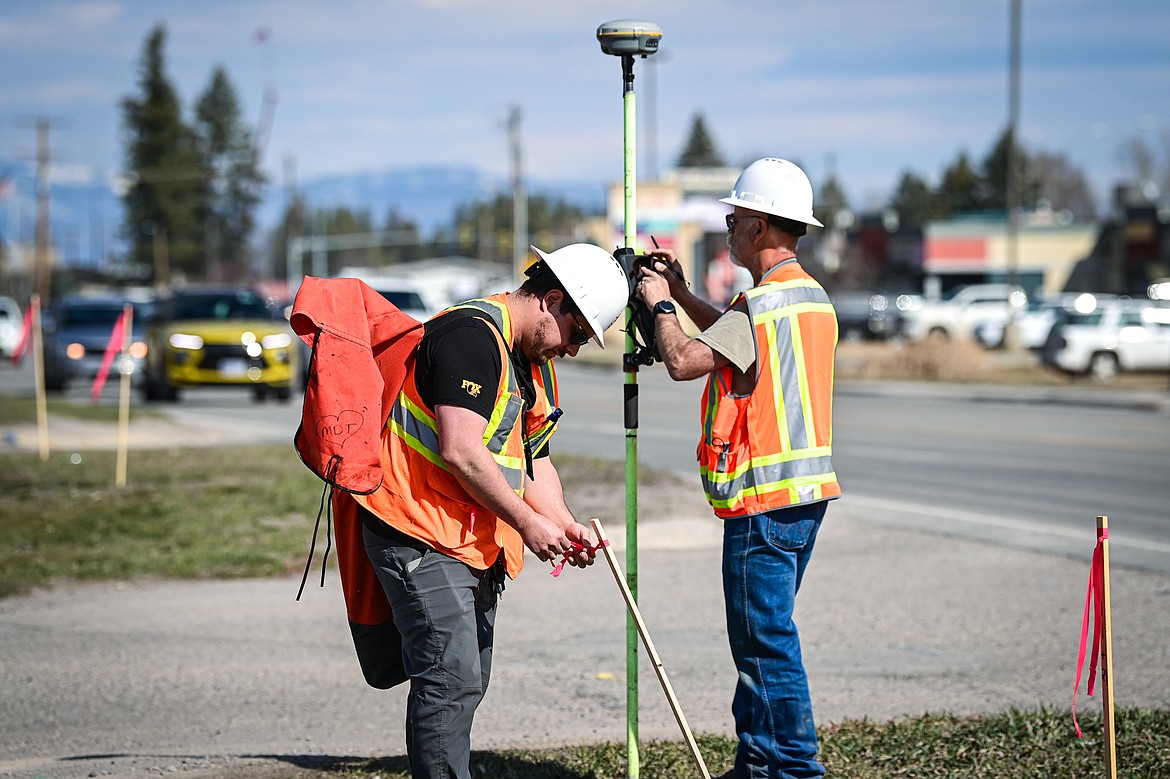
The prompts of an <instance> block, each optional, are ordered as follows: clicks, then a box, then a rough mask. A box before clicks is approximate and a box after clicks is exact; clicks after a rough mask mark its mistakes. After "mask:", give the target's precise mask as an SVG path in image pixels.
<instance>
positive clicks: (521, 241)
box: [508, 105, 528, 279]
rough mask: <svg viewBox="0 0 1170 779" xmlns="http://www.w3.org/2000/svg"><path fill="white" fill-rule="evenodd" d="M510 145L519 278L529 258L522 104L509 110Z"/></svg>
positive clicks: (514, 250) (514, 260)
mask: <svg viewBox="0 0 1170 779" xmlns="http://www.w3.org/2000/svg"><path fill="white" fill-rule="evenodd" d="M508 145H509V148H510V149H511V155H510V159H511V163H512V273H513V274H514V276H515V278H516V279H519V278H520V277H521V275H522V273H523V271H524V261H525V260H526V259H527V258H528V193H527V192H525V190H524V176H523V173H522V170H523V168H522V166H521V162H522V158H521V153H522V151H523V150H522V148H521V144H520V106H516V105H514V106H512V108H511V110H510V111H509V112H508Z"/></svg>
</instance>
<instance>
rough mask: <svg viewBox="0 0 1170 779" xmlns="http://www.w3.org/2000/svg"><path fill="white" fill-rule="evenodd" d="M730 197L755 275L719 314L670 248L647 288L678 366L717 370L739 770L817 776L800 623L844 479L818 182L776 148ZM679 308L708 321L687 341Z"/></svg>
mask: <svg viewBox="0 0 1170 779" xmlns="http://www.w3.org/2000/svg"><path fill="white" fill-rule="evenodd" d="M720 202H723V203H727V204H728V205H731V206H732V207H733V211H732V213H730V214H728V215H727V244H728V246H729V247H730V249H731V254H732V259H733V261H735V262H736V263H737V264H740V265H742V266H743V267H744V268H746V269H747V270H748V271H749V272H750V273H751V275H752V280H753V282H754V286H753V287H751V288H750V289H748V290H746V291H745V292H744V293H742V294H740V295H738V296H737V297H736V298H735V299H734V300H732V301H731V304H730V306H729V308H728V309H727V310H726V311H721V310H719V309H717V308H715V307H713V306H711V305H710V304H708V303H707V302H705V301H703V300H701V299H700V298H698V297H696V296H695V295H694V294H692V293H691V291H690V290H689V289H688V288H687V285H686V282H685V281H684V280H683V278H682V274H681V272H680V271H679V266H678V263H677V261H676V260H675V259H674V257H673V255H672V254H671V253H670V252H668V251H658V252H653V253H652V254H651V257H652V258H653V262H652V266H653V267H652V268H644V269H642V271H641V274H642V277H641V280H640V281H639V283H638V285H637V290H636V294H637V295H638V297H639V298H641V300H642V301H643V302H645V303H646V305H647V306H649V307H650V308H651V309H652V310H653V311H654V313H655V317H654V320H655V326H654V330H655V335H656V337H657V342H658V350H659V352H660V354H661V355H662V359H663V362H665V363H666V367H667V370H668V371H669V372H670V376H671V378H673V379H675V380H676V381H686V380H689V379H695V378H698V377H700V376H707V388H706V391H705V393H704V397H703V404H702V407H703V420H702V430H703V432H702V438H701V440H700V442H699V450H698V457H699V472H700V478H701V480H702V482H703V489H704V491H705V492H706V494H707V499H708V501H709V502H710V503H711V506H712V508H713V509H714V511H715V514H716V515H717V516H718V517H720V518H721V519H723V520H724V532H723V592H724V601H725V605H726V612H727V631H728V638H729V641H730V643H731V652H732V656H733V657H734V659H735V664H736V669H737V670H738V672H739V683H738V685H737V687H736V691H735V697H734V699H733V701H732V713H733V715H734V717H735V727H736V732H737V733H738V735H739V747H738V749H737V752H736V758H735V768H734V770H733V771H731V772H730V773H728V774H726V776H728V777H738V778H739V779H748V777H751V778H752V779H764V777H769V778H770V779H771V778H777V777H815V776H822V775H824V767H823V766H822V765H821V763H820V761H819V760H818V759H817V735H816V723H815V720H814V719H813V711H812V703H811V700H810V696H809V690H808V679H807V676H806V674H805V671H804V663H803V660H802V658H801V651H800V639H799V636H798V635H797V631H796V625H795V624H794V623H793V621H792V611H793V607H794V603H795V598H796V593H797V591H798V590H799V589H800V582H801V579H802V577H803V575H804V570H805V566H806V565H807V564H808V561H809V557H810V556H811V554H812V549H813V544H814V542H815V540H816V536H817V531H818V529H819V528H820V524H821V520H822V519H823V518H824V514H825V507H826V505H827V503H828V501H829V500H831V499H833V498H836V497H839V496H840V494H841V487H840V485H839V484H838V482H837V475H836V472H835V471H834V469H833V463H832V441H833V420H832V409H833V357H834V352H835V349H836V344H837V318H836V313H835V312H834V310H833V306H832V304H831V303H830V302H829V297H828V295H827V294H826V293H825V291H824V289H823V288H822V287H821V285H820V284H818V283H817V282H816V281H815V280H814V279H813V278H812V277H811V276H809V275H808V273H807V272H805V271H804V269H803V268H802V267H801V266H800V263H799V262H798V261H797V257H796V244H797V242H798V241H799V240H800V237H801V236H803V235H804V234H805V231H806V229H807V226H808V225H815V226H818V227H820V226H822V225H821V223H820V222H819V221H817V219H816V217H814V216H813V210H812V186H811V185H810V184H809V181H808V178H807V177H806V176H805V175H804V172H803V171H802V170H801V169H800V168H799V167H797V166H796V165H794V164H793V163H791V162H789V161H787V160H782V159H777V158H771V157H770V158H766V159H762V160H757V161H756V162H754V163H752V164H751V165H749V166H748V167H747V168H746V169H744V171H743V172H742V173H741V174H740V176H739V179H738V180H737V181H736V183H735V188H734V189H733V190H732V191H731V194H730V195H728V196H727V197H726V198H722V199H721V201H720ZM675 303H677V304H678V306H680V307H681V308H682V309H683V310H684V311H685V312H686V313H687V315H688V316H689V317H690V318H691V321H692V322H694V323H695V324H696V325H697V326H698V327H699V329H700V330H701V331H702V332H701V333H700V334H699V335H698V336H697V337H695V338H691V337H689V336H688V335H687V334H686V333H685V332H684V331H683V329H682V327H681V325H680V324H679V321H678V318H677V316H676V315H675Z"/></svg>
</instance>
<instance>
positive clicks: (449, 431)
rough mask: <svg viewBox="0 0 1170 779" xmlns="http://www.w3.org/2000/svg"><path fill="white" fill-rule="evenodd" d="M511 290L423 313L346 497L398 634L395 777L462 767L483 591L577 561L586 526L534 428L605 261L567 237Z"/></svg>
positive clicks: (584, 323)
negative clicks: (373, 484) (412, 353)
mask: <svg viewBox="0 0 1170 779" xmlns="http://www.w3.org/2000/svg"><path fill="white" fill-rule="evenodd" d="M533 249H534V251H536V253H537V254H538V255H539V257H540V260H539V262H537V263H535V264H534V265H533V267H532V268H530V269H529V271H528V274H527V278H526V280H525V281H524V283H523V284H522V285H521V286H520V288H519V289H517V290H515V291H513V292H508V293H502V294H499V295H492V296H490V297H487V298H483V299H480V300H471V301H467V302H465V303H461V304H459V305H457V306H453V307H452V308H450V309H448V310H446V311H444V312H442V313H440V314H438V315H437V316H435V317H434V318H432V319H431V320H430V321H428V322H427V323H426V327H425V331H424V335H423V337H422V340H421V341H420V342H419V346H418V349H417V351H416V360H415V363H414V365H413V367H412V368H411V369H410V370H409V372H408V374H407V377H406V381H405V383H404V384H403V387H402V390H401V391H400V393H399V395H398V399H397V401H396V402H395V404H394V406H393V408H392V409H391V411H390V414H389V423H388V424H387V426H386V428H385V430H384V432H383V434H382V455H381V461H382V470H383V471H384V473H385V477H384V481H383V483H382V485H381V486H380V487H379V488H378V489H377V490H375V491H374V492H373V493H371V494H369V495H357V496H355V498H356V499H357V501H358V503H359V504H361V507H362V508H361V509H359V512H358V513H359V515H360V518H361V521H362V523H363V525H364V528H363V532H364V541H365V547H366V553H367V555H368V556H369V559H370V562H371V563H372V564H373V567H374V569H375V572H376V573H377V577H378V580H379V581H380V582H381V584H382V588H383V589H384V590H385V593H386V597H387V599H388V600H389V603H390V608H391V613H392V616H393V620H394V625H395V627H396V628H397V630H398V632H399V633H400V634H401V636H402V655H403V666H404V667H405V671H406V675H407V676H408V677H409V679H410V692H409V697H408V700H407V716H406V748H407V755H408V757H409V760H410V767H411V776H412V777H415V779H422V778H423V777H427V778H430V777H435V778H436V779H437V778H438V777H443V778H444V779H446V778H447V777H452V778H454V779H469V777H470V773H469V770H470V769H469V760H470V754H471V726H472V720H473V718H474V714H475V710H476V707H477V706H478V705H479V702H480V700H481V699H482V698H483V695H484V692H485V691H486V690H487V686H488V679H489V676H490V672H491V658H492V643H493V632H494V625H495V613H496V603H497V597H498V594H499V593H500V592H501V591H502V590H503V588H504V580H505V577H515V576H516V575H517V574H518V573H519V572H520V569H521V567H522V565H523V554H524V547H527V548H528V549H529V550H530V551H531V552H532V553H533V554H535V555H536V556H537V557H538V558H539V559H541V560H544V561H553V562H554V563H556V562H560V563H561V564H563V563H565V562H567V563H568V564H570V565H574V566H585V565H588V564H590V563H591V562H592V561H593V557H594V555H595V554H596V551H597V550H596V549H595V548H594V539H593V538H592V534H591V532H590V530H589V529H588V528H587V527H586V526H584V525H582V524H579V523H578V522H577V521H576V520H575V519H574V517H573V514H572V512H571V511H570V510H569V508H568V506H566V505H565V499H564V494H563V492H562V489H561V483H560V479H559V477H558V476H557V471H556V468H555V467H554V466H553V463H552V459H551V458H550V457H549V446H548V440H549V437H550V436H551V435H552V433H553V430H554V429H555V426H556V423H557V419H558V418H559V416H560V409H559V408H557V391H556V376H555V371H554V369H553V360H554V359H556V358H559V357H566V356H569V357H572V356H576V354H577V353H578V352H579V351H580V349H581V348H582V347H583V346H584V345H585V344H586V343H587V342H588V341H589V340H590V339H592V340H593V341H594V342H596V343H597V345H598V346H600V347H601V348H605V343H604V332H605V330H606V329H607V328H608V327H609V326H610V325H612V324H613V323H614V321H615V320H616V319H617V317H618V314H620V313H621V311H622V309H623V308H624V307H625V305H626V301H627V297H628V294H629V286H628V282H627V281H626V276H625V273H624V271H623V270H622V267H621V265H620V263H618V261H617V260H616V259H614V257H613V256H612V255H611V254H610V253H609V252H607V251H605V250H604V249H602V248H601V247H598V246H593V245H589V244H573V245H570V246H566V247H564V248H562V249H558V250H557V251H554V252H551V253H545V252H542V251H540V250H539V249H536V248H535V247H533Z"/></svg>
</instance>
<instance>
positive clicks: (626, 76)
mask: <svg viewBox="0 0 1170 779" xmlns="http://www.w3.org/2000/svg"><path fill="white" fill-rule="evenodd" d="M661 37H662V30H661V29H660V28H659V27H658V25H656V24H654V23H653V22H643V21H636V20H633V19H616V20H614V21H612V22H606V23H604V24H602V25H601V26H600V27H598V28H597V40H598V42H600V43H601V50H602V51H603V52H605V53H606V54H612V55H614V56H617V57H621V60H622V100H623V105H624V107H625V117H624V123H623V124H624V140H625V160H624V162H625V164H624V168H625V244H626V245H625V249H626V250H627V251H629V252H630V253H636V252H637V248H636V246H635V244H637V242H638V216H637V189H638V162H637V159H638V158H637V153H636V138H637V120H636V115H637V114H636V112H635V99H634V57H635V56H638V57H642V58H643V59H644V58H646V57H648V56H650V55H651V54H654V53H655V52H656V51H658V40H659V38H661ZM625 327H626V352H625V357H624V359H623V360H622V364H623V367H624V369H625V384H624V386H623V391H624V398H623V399H624V412H623V413H624V415H625V429H626V584H627V589H628V590H629V594H630V599H631V601H636V599H637V594H638V362H637V360H636V359H635V354H636V352H637V350H638V345H637V342H636V340H635V338H634V323H633V310H632V309H631V308H629V307H627V308H626V317H625ZM626 762H627V778H628V779H638V776H639V761H638V624H637V621H636V620H635V619H634V616H633V613H632V610H631V613H630V614H627V616H626Z"/></svg>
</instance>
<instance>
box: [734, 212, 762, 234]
mask: <svg viewBox="0 0 1170 779" xmlns="http://www.w3.org/2000/svg"><path fill="white" fill-rule="evenodd" d="M742 219H764V217H762V216H760V215H759V214H744V215H743V216H736V215H735V214H728V215H727V216H725V217H724V220H725V221H726V222H727V229H728V230H734V229H735V223H736V222H738V221H740V220H742Z"/></svg>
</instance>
